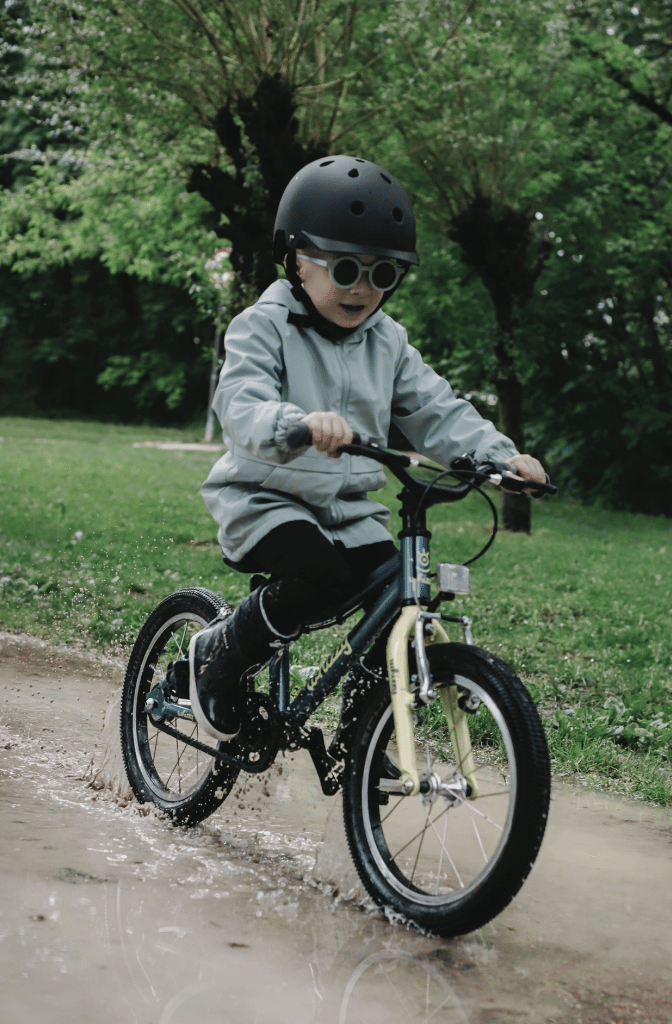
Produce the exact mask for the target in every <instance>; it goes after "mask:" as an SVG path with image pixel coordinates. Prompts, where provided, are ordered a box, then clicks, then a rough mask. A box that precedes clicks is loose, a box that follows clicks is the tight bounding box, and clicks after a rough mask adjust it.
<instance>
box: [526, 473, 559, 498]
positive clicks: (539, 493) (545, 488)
mask: <svg viewBox="0 0 672 1024" xmlns="http://www.w3.org/2000/svg"><path fill="white" fill-rule="evenodd" d="M557 493H558V488H557V487H556V486H555V484H552V483H551V478H550V476H549V475H548V473H547V474H546V483H545V484H538V485H537V487H536V488H535V489H534V490H533V491H532V497H533V498H543V496H544V495H545V494H557Z"/></svg>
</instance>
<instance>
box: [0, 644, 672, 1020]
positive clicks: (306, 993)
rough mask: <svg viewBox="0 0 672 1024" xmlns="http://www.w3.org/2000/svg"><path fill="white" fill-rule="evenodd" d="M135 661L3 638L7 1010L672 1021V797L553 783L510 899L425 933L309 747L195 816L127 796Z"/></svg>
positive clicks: (0, 1016) (1, 811)
mask: <svg viewBox="0 0 672 1024" xmlns="http://www.w3.org/2000/svg"><path fill="white" fill-rule="evenodd" d="M120 677H121V671H120V668H119V667H118V666H115V665H113V664H109V663H108V664H106V663H104V662H101V661H94V660H89V659H87V658H85V657H83V656H81V657H80V656H77V655H75V654H71V655H69V654H66V653H64V652H58V651H54V650H53V649H51V648H49V647H48V646H45V645H39V644H36V643H35V642H29V641H27V640H21V639H20V638H15V637H11V636H7V635H4V636H3V635H0V687H1V689H2V694H3V701H2V705H0V984H1V986H2V988H1V991H2V999H1V1000H0V1022H1V1024H5V1022H7V1024H8V1022H10V1021H11V1022H14V1021H21V1022H22V1024H23V1022H25V1024H32V1022H40V1024H41V1022H49V1024H61V1022H68V1024H70V1022H72V1024H80V1022H82V1021H90V1020H95V1021H96V1022H97V1024H117V1022H138V1024H168V1022H172V1024H187V1022H189V1024H191V1022H204V1024H206V1022H217V1024H279V1022H282V1024H284V1022H290V1021H291V1022H292V1024H332V1022H333V1024H385V1022H390V1024H391V1022H394V1024H411V1022H412V1024H416V1022H417V1024H420V1022H423V1024H427V1022H429V1021H432V1022H445V1024H457V1022H460V1024H467V1022H468V1024H500V1022H502V1024H506V1022H510V1021H516V1022H518V1021H523V1022H533V1024H537V1022H539V1024H546V1022H553V1024H569V1022H571V1024H610V1022H613V1024H625V1022H628V1024H632V1022H644V1024H672V884H671V883H672V814H671V813H670V811H669V810H667V811H664V810H661V809H657V808H651V807H647V806H645V805H640V804H636V803H625V802H623V801H620V800H616V799H613V798H610V797H607V796H605V795H603V794H594V793H590V792H587V791H584V790H581V791H577V790H575V789H570V788H568V787H560V786H556V787H555V792H554V798H553V802H552V808H551V817H550V823H549V828H548V832H547V835H546V839H545V841H544V844H543V846H542V850H541V854H540V856H539V859H538V861H537V864H536V866H535V868H534V870H533V872H532V874H531V876H530V878H529V879H528V881H527V883H526V884H525V886H524V888H523V890H522V891H521V893H520V894H519V895H518V897H517V899H516V900H515V902H514V904H513V905H512V906H511V907H510V908H508V909H507V910H506V911H505V912H504V913H503V914H502V915H500V917H498V918H497V919H496V920H495V921H494V922H493V923H492V924H491V925H488V926H487V927H486V928H483V929H481V930H480V931H478V932H476V933H473V934H472V935H469V936H465V937H463V938H461V939H456V940H451V941H447V940H441V939H436V938H432V937H429V936H423V935H419V934H417V933H416V932H412V931H408V930H406V929H405V928H404V927H402V926H400V925H398V924H394V923H392V922H390V921H388V920H387V919H386V918H385V916H384V915H382V914H381V913H380V912H379V911H377V910H375V909H373V908H372V907H370V906H367V904H366V903H365V902H363V901H362V899H361V893H359V895H358V887H357V883H356V878H354V877H353V873H352V868H351V866H350V864H349V861H348V857H347V853H346V851H345V849H344V840H343V836H342V830H341V827H340V822H339V818H338V810H339V808H338V804H337V802H335V801H334V799H333V798H326V797H323V796H322V794H321V792H320V790H319V786H318V784H317V780H316V778H315V777H314V775H313V773H312V768H311V767H310V764H309V762H308V761H307V758H306V760H304V758H303V756H298V757H296V759H294V760H291V761H290V760H283V761H281V767H282V772H281V773H280V772H279V771H278V768H277V766H276V767H274V768H273V769H271V771H270V772H269V773H267V774H266V775H265V776H263V777H259V778H257V779H254V780H252V781H251V782H250V781H249V780H248V781H246V782H245V783H244V784H243V785H242V786H239V787H238V788H237V789H236V790H235V791H234V793H233V794H232V796H231V797H230V798H229V800H227V801H226V802H225V804H224V805H223V806H222V808H221V809H220V810H219V811H218V812H217V813H216V814H215V815H213V817H212V818H211V819H210V820H209V821H208V822H206V823H205V824H204V825H201V826H199V827H197V828H194V829H190V830H185V829H180V828H172V827H171V826H170V825H168V824H166V822H165V821H163V820H161V819H160V818H158V817H156V816H153V815H152V814H143V813H141V811H140V809H139V808H138V807H137V806H136V805H135V804H133V803H132V802H130V803H129V802H126V800H125V797H124V785H123V778H122V777H121V776H120V774H119V765H118V762H117V761H116V760H115V758H114V756H112V755H113V751H112V748H110V749H108V750H107V752H106V749H105V734H104V733H103V730H102V726H103V719H104V713H105V708H106V705H107V702H108V701H109V699H110V697H111V695H112V694H113V692H114V690H115V688H116V687H118V685H119V683H120ZM113 721H114V716H113V715H112V713H111V714H110V716H109V722H108V730H107V735H112V733H113V728H112V725H113ZM96 743H97V744H98V746H97V747H95V744H96ZM92 758H93V762H92ZM104 760H105V763H104V764H103V761H104ZM103 781H105V782H106V783H108V784H111V786H112V788H109V785H106V786H105V787H104V788H96V787H97V786H101V785H102V784H103ZM330 812H331V813H330ZM325 830H326V841H325V842H323V838H324V837H325Z"/></svg>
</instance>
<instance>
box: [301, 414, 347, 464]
mask: <svg viewBox="0 0 672 1024" xmlns="http://www.w3.org/2000/svg"><path fill="white" fill-rule="evenodd" d="M299 423H307V424H308V426H309V427H310V432H311V434H312V437H313V448H316V449H317V451H318V452H326V453H327V456H328V458H330V459H340V457H341V456H340V455H334V454H333V453H334V452H335V451H336V449H337V448H338V447H339V446H340V445H342V444H350V442H351V441H352V430H351V429H350V427H349V426H348V424H347V423H346V421H345V420H344V419H343V417H342V416H339V415H338V413H336V412H311V413H309V414H308V416H304V417H303V419H302V420H299Z"/></svg>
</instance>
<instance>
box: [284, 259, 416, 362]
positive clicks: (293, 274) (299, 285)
mask: <svg viewBox="0 0 672 1024" xmlns="http://www.w3.org/2000/svg"><path fill="white" fill-rule="evenodd" d="M285 270H286V273H287V278H288V280H289V282H290V283H291V285H292V295H293V296H294V298H295V299H297V301H298V302H301V303H302V304H303V305H304V306H305V307H306V320H307V326H310V327H312V328H313V329H314V330H316V331H317V333H318V334H320V335H322V337H323V338H327V339H328V341H334V342H338V341H342V340H343V339H344V338H347V337H349V335H351V334H353V333H354V332H355V331H356V330H357V328H356V327H339V326H338V324H335V323H334V322H333V321H332V320H327V318H326V316H322V314H321V313H320V312H319V311H318V310H317V309H316V308H315V306H314V304H313V301H312V299H311V297H310V295H309V294H308V292H307V291H306V289H305V288H304V287H303V281H302V280H301V278H300V277H299V270H298V267H297V263H296V249H288V250H287V262H286V264H285ZM404 276H405V275H404ZM403 280H404V278H403V277H400V278H399V280H398V281H397V283H396V285H395V286H394V288H390V290H389V291H386V292H383V297H382V299H381V300H380V302H379V303H378V305H377V306H376V308H375V309H374V311H373V313H371V316H373V315H374V313H377V312H378V310H379V309H380V308H381V307H382V306H384V305H385V303H386V302H387V300H388V299H389V297H390V295H393V294H394V292H396V290H397V288H398V287H399V285H400V284H401V282H402V281H403ZM291 315H292V314H290V316H291ZM294 316H296V314H294ZM302 319H303V318H302ZM292 322H294V321H292V320H290V323H292ZM297 326H300V325H298V324H297Z"/></svg>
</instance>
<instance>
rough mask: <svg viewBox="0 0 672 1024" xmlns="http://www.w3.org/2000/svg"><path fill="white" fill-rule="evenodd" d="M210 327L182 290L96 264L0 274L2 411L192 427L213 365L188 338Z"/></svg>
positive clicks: (208, 331)
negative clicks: (22, 275)
mask: <svg viewBox="0 0 672 1024" xmlns="http://www.w3.org/2000/svg"><path fill="white" fill-rule="evenodd" d="M211 331H212V327H211V325H210V323H209V322H208V321H207V320H204V319H203V317H202V315H201V314H200V313H199V310H198V308H197V307H196V305H195V303H194V302H193V300H192V299H190V297H189V296H188V295H186V294H185V292H184V291H182V290H181V289H178V288H174V287H170V286H169V285H162V284H152V283H149V282H146V281H138V279H137V278H134V277H131V276H129V275H126V274H115V275H112V274H110V273H109V272H108V271H107V270H106V269H105V268H104V267H103V266H102V265H101V264H100V262H97V261H93V260H88V261H86V260H78V261H75V262H73V263H67V264H64V265H63V266H62V267H53V268H49V269H46V270H43V271H40V273H38V274H33V275H32V276H31V277H30V278H27V279H22V278H20V277H18V276H17V275H12V274H10V272H9V271H8V270H6V269H2V268H0V413H4V414H7V413H23V414H31V413H32V414H34V413H41V414H45V413H48V414H50V415H63V414H64V413H68V414H70V415H72V413H73V412H76V413H77V414H79V415H83V416H98V417H101V418H106V419H116V420H125V421H127V422H132V421H137V420H138V419H141V420H143V419H150V420H155V421H158V422H165V423H170V422H185V421H189V420H191V419H193V418H194V417H196V416H198V415H200V414H201V413H202V410H203V408H204V405H205V402H206V400H207V393H208V375H209V370H210V363H211V355H210V352H209V351H208V346H206V345H203V346H201V347H198V346H195V345H194V343H193V339H194V336H195V335H200V336H201V338H203V339H208V340H209V338H210V337H211ZM150 344H151V345H155V346H156V348H151V349H150V348H149V347H148V346H149V345H150Z"/></svg>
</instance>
